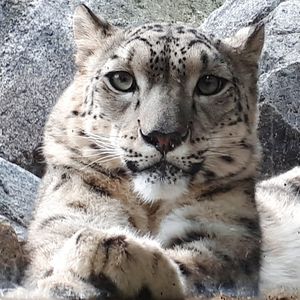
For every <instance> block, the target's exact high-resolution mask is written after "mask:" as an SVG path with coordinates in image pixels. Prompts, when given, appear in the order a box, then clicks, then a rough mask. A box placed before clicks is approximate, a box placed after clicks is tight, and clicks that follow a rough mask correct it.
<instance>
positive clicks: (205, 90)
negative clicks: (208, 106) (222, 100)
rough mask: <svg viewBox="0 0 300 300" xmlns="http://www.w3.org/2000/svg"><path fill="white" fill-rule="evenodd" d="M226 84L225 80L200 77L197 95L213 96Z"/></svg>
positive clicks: (215, 77) (211, 76) (213, 77)
mask: <svg viewBox="0 0 300 300" xmlns="http://www.w3.org/2000/svg"><path fill="white" fill-rule="evenodd" d="M225 83H226V79H224V78H220V77H217V76H213V75H205V76H203V77H201V78H200V79H199V81H198V83H197V88H196V89H197V90H196V91H197V92H198V94H199V95H205V96H210V95H215V94H217V93H218V92H220V91H221V90H222V89H223V87H224V85H225Z"/></svg>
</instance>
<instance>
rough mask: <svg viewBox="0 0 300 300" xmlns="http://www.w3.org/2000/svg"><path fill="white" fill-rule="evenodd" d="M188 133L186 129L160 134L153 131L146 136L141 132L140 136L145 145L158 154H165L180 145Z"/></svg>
mask: <svg viewBox="0 0 300 300" xmlns="http://www.w3.org/2000/svg"><path fill="white" fill-rule="evenodd" d="M188 133H189V130H187V129H185V130H178V131H175V132H172V133H162V132H159V131H156V130H155V131H152V132H150V133H149V134H147V135H145V134H143V132H142V131H141V136H142V137H143V139H144V141H145V142H146V143H148V144H151V145H153V146H154V147H155V148H156V149H157V150H158V151H159V152H160V153H162V154H166V153H168V152H170V151H172V150H174V149H175V148H176V147H178V146H179V145H181V144H182V143H183V142H184V141H185V140H186V139H187V136H188Z"/></svg>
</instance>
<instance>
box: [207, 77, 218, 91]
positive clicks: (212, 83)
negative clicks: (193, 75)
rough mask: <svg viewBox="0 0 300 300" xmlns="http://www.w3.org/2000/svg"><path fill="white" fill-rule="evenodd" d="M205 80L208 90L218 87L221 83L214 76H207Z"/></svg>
mask: <svg viewBox="0 0 300 300" xmlns="http://www.w3.org/2000/svg"><path fill="white" fill-rule="evenodd" d="M204 82H205V84H206V86H207V89H208V90H213V89H216V88H217V87H218V85H219V84H218V79H217V78H216V77H213V76H205V78H204Z"/></svg>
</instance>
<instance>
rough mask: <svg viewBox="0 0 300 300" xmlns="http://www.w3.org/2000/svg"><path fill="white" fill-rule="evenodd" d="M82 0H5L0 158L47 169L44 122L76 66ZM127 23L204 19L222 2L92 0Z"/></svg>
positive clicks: (0, 33) (0, 35)
mask: <svg viewBox="0 0 300 300" xmlns="http://www.w3.org/2000/svg"><path fill="white" fill-rule="evenodd" d="M80 2H82V1H80V0H70V1H67V0H61V1H57V0H26V1H24V0H6V1H0V57H1V59H0V78H1V80H0V103H1V105H0V116H1V118H0V128H1V129H0V137H1V138H0V156H1V157H3V158H5V159H7V160H9V161H11V162H14V163H16V164H18V165H21V166H22V167H24V168H26V169H27V170H30V171H31V172H33V173H34V174H36V175H41V174H42V172H43V158H42V157H41V155H40V148H41V147H40V146H41V141H42V132H43V125H44V123H45V120H46V117H47V115H48V113H49V112H50V110H51V108H52V106H53V105H54V103H55V102H56V100H57V98H58V96H59V95H60V94H61V92H62V91H63V90H64V89H65V88H66V86H67V85H68V84H69V82H70V81H71V80H72V77H73V74H74V71H75V66H74V60H73V54H74V45H73V35H72V28H71V27H72V15H73V11H74V8H75V6H77V5H78V4H79V3H80ZM84 2H85V3H86V4H87V5H88V6H90V7H91V8H92V9H93V10H94V11H95V12H97V13H99V14H101V15H102V16H104V17H107V18H108V19H109V20H111V21H112V22H113V23H114V24H117V25H121V26H125V25H127V24H129V23H141V22H147V21H151V20H160V21H173V20H181V21H185V22H191V23H196V22H197V23H200V22H201V20H203V18H204V17H206V16H207V15H208V14H209V13H210V12H211V11H213V9H215V8H216V7H218V6H220V5H221V3H222V2H223V0H213V1H212V0H202V1H196V0H193V1H185V0H177V1H172V0H167V1H158V0H156V1H150V0H129V1H127V0H113V1H111V0H99V1H95V0H87V1H84Z"/></svg>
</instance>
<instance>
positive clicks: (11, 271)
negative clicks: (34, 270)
mask: <svg viewBox="0 0 300 300" xmlns="http://www.w3.org/2000/svg"><path fill="white" fill-rule="evenodd" d="M0 241H1V243H0V253H1V255H0V291H1V290H3V289H10V288H13V287H15V286H16V284H18V283H19V282H18V281H19V279H20V277H21V274H22V271H23V269H24V267H25V264H26V262H25V255H24V252H23V250H22V247H21V244H20V243H19V241H18V238H17V235H16V233H15V232H14V230H13V228H12V227H11V226H10V224H9V223H5V222H1V221H0Z"/></svg>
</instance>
